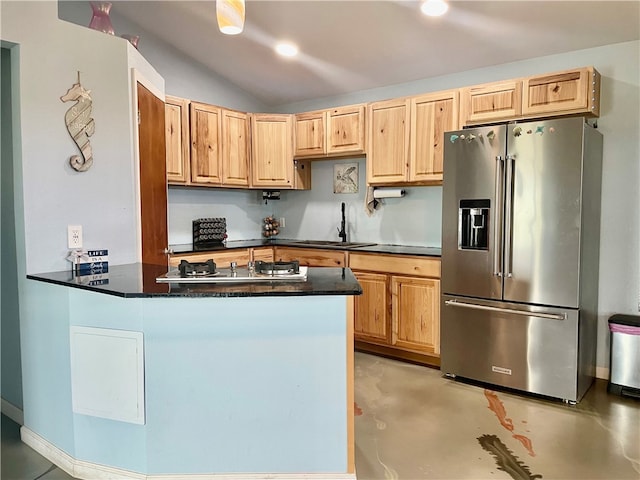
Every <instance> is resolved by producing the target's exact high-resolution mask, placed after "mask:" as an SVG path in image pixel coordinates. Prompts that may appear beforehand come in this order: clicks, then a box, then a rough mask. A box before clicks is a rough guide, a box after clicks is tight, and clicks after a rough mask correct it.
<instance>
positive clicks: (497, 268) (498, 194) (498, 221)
mask: <svg viewBox="0 0 640 480" xmlns="http://www.w3.org/2000/svg"><path fill="white" fill-rule="evenodd" d="M503 180H504V158H502V157H501V156H500V155H498V156H497V157H496V179H495V181H496V191H495V199H496V202H495V203H496V204H495V205H494V207H493V211H494V212H495V213H494V216H495V220H494V222H493V223H494V225H493V235H494V237H493V238H494V239H495V245H494V247H493V248H494V251H493V275H494V276H496V277H502V247H503V245H502V225H503V221H502V218H503V217H502V208H501V206H502V205H503V203H504V198H503V197H504V181H503Z"/></svg>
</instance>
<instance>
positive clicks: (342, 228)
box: [338, 202, 347, 242]
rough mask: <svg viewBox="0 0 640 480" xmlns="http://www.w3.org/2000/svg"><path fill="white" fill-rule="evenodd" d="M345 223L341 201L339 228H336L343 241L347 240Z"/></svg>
mask: <svg viewBox="0 0 640 480" xmlns="http://www.w3.org/2000/svg"><path fill="white" fill-rule="evenodd" d="M346 224H347V222H346V220H345V218H344V202H342V221H341V222H340V228H339V229H338V236H339V237H340V238H341V239H342V241H343V242H346V241H347V231H346V229H345V227H346Z"/></svg>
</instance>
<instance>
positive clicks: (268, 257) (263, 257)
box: [251, 247, 273, 262]
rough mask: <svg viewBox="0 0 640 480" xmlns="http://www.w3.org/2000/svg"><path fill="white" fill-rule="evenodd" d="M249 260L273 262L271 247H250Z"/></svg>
mask: <svg viewBox="0 0 640 480" xmlns="http://www.w3.org/2000/svg"><path fill="white" fill-rule="evenodd" d="M251 260H253V261H254V262H257V261H262V262H273V247H259V248H252V249H251Z"/></svg>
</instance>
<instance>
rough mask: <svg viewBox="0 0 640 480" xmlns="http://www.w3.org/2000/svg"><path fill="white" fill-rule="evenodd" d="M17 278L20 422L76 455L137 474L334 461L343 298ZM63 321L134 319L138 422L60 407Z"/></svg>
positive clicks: (340, 418) (342, 422) (309, 468)
mask: <svg viewBox="0 0 640 480" xmlns="http://www.w3.org/2000/svg"><path fill="white" fill-rule="evenodd" d="M26 288H27V289H28V290H29V291H30V293H31V294H32V295H33V296H37V297H38V298H39V299H41V301H40V302H37V303H36V302H34V303H33V304H31V305H29V307H28V310H29V311H28V312H27V314H26V318H27V319H28V320H27V321H26V322H25V324H24V325H23V332H24V333H26V335H27V338H28V341H27V342H26V344H25V346H26V352H25V353H26V362H25V372H24V374H25V386H26V388H25V425H26V426H27V428H29V429H30V430H32V431H33V432H35V433H37V434H38V435H40V436H42V437H43V438H45V439H46V440H48V441H49V442H51V443H53V444H54V445H56V446H57V447H59V448H61V449H62V450H63V451H65V452H66V453H68V454H69V455H71V456H73V457H74V458H76V459H77V460H83V461H87V462H91V463H97V464H101V465H109V466H113V467H117V468H121V469H125V470H130V471H134V472H140V473H147V474H163V473H165V474H167V473H175V474H179V473H183V474H206V473H208V474H211V473H238V472H247V473H266V472H271V473H273V472H279V473H320V472H334V473H335V472H346V470H347V408H348V405H347V402H346V399H347V372H346V365H347V336H346V331H347V318H346V312H347V308H346V299H347V297H345V296H311V297H309V296H305V297H286V298H283V297H277V298H276V297H261V298H257V297H253V298H181V297H176V298H171V299H169V298H129V299H125V298H119V297H113V296H109V295H103V294H98V293H93V292H86V291H83V290H80V289H71V288H66V287H61V286H57V285H51V284H47V283H41V282H36V281H31V280H30V281H27V286H26ZM187 304H188V307H187ZM283 306H284V308H283ZM185 307H187V308H188V311H189V317H188V318H186V317H184V312H185V311H186V310H185ZM276 310H277V311H278V312H279V313H278V315H266V316H265V313H264V312H273V311H276ZM176 322H178V323H179V328H177V327H176V325H177V324H176ZM70 325H79V326H91V327H98V328H108V329H119V330H130V331H141V332H143V335H144V349H145V352H144V365H145V366H144V368H145V373H144V382H145V413H146V420H145V424H144V425H137V424H131V423H126V422H120V421H115V420H107V419H103V418H97V417H93V416H88V415H81V414H76V413H73V412H72V410H71V405H72V403H71V372H70V353H69V351H70V345H69V342H70V338H69V327H70Z"/></svg>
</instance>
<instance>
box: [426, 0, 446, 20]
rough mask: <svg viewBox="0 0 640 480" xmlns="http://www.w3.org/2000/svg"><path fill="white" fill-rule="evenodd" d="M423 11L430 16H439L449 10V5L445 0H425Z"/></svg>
mask: <svg viewBox="0 0 640 480" xmlns="http://www.w3.org/2000/svg"><path fill="white" fill-rule="evenodd" d="M420 10H422V13H424V14H425V15H428V16H430V17H439V16H440V15H444V14H445V13H447V10H449V5H448V4H447V2H446V1H445V0H425V2H424V3H423V4H422V6H421V7H420Z"/></svg>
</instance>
